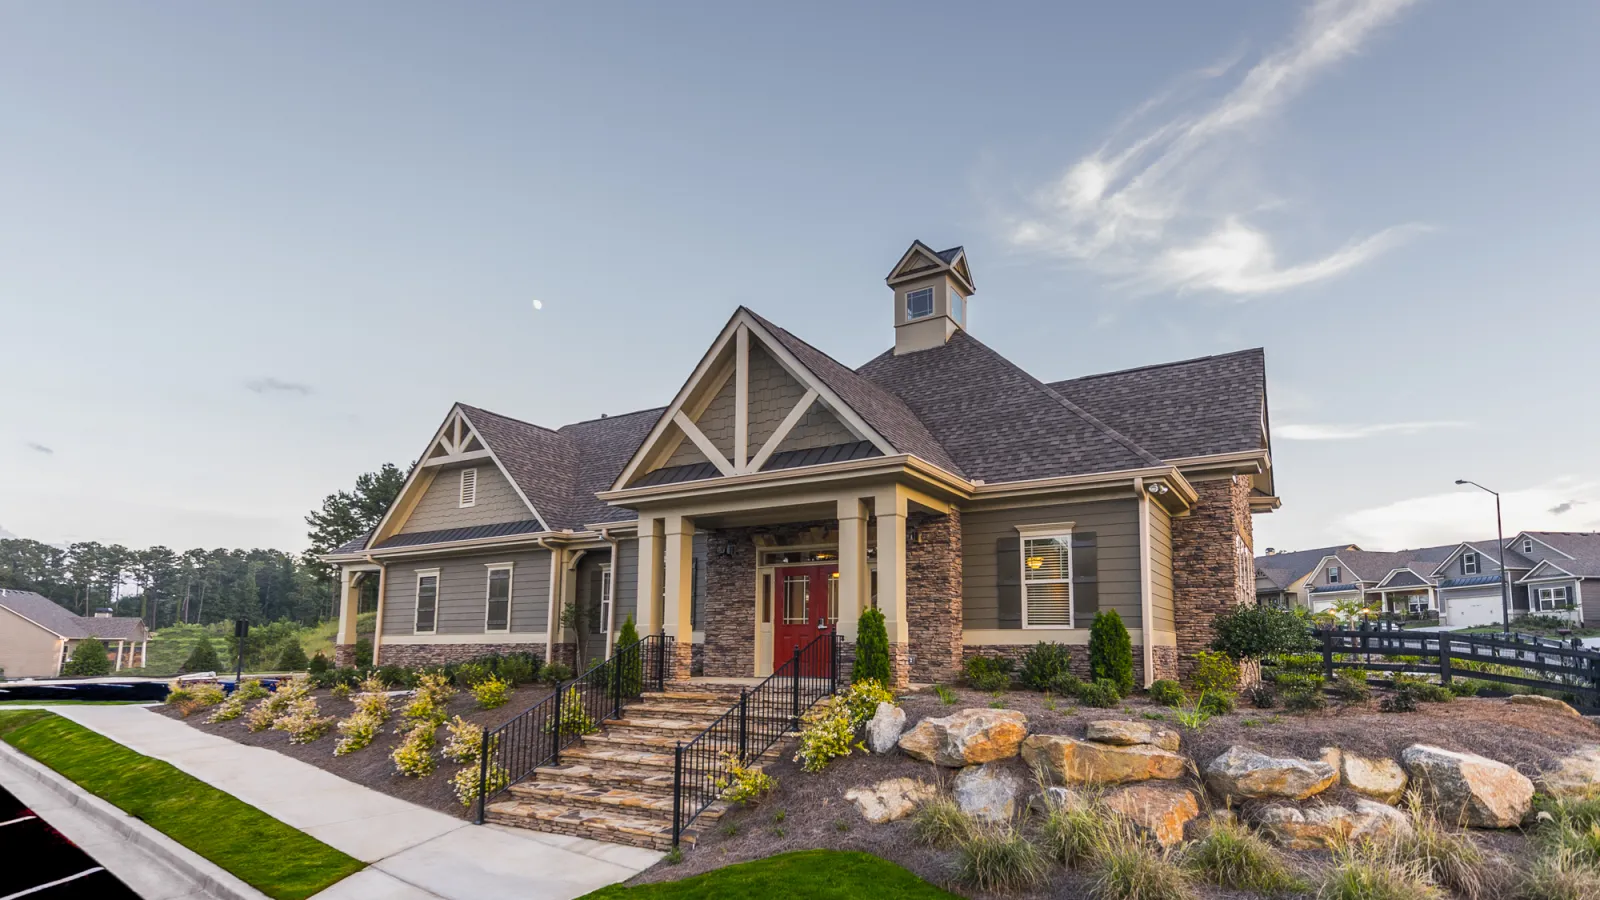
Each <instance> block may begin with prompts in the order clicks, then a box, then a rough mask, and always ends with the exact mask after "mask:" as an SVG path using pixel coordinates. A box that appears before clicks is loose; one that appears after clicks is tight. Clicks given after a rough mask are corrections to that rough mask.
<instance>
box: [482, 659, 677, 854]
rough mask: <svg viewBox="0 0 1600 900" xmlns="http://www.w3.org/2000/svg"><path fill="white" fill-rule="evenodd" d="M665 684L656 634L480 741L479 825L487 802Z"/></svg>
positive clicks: (566, 684) (592, 668)
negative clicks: (626, 705) (626, 707)
mask: <svg viewBox="0 0 1600 900" xmlns="http://www.w3.org/2000/svg"><path fill="white" fill-rule="evenodd" d="M665 684H666V644H665V640H664V638H663V637H662V636H661V635H659V634H651V635H646V636H645V637H643V638H641V639H639V640H638V641H635V642H634V643H632V644H629V645H627V646H626V647H618V648H617V649H616V650H615V652H613V653H612V654H611V657H610V658H609V659H605V660H601V661H600V662H597V663H595V664H594V665H592V666H590V667H589V668H588V670H586V671H585V672H584V673H583V674H581V675H579V676H578V677H576V678H574V679H572V680H571V681H564V682H557V683H556V686H555V691H554V692H553V693H551V694H550V696H548V697H546V698H544V699H543V700H540V701H539V702H538V703H535V704H534V705H533V706H531V707H529V708H528V709H526V710H524V711H523V712H520V713H518V714H517V715H516V716H515V717H514V718H512V719H511V720H510V721H508V722H506V723H505V724H504V725H501V726H500V727H499V728H496V729H494V730H493V731H490V732H488V733H486V734H485V735H484V736H483V746H482V748H481V749H480V751H479V755H478V814H477V823H478V824H479V825H482V824H483V817H484V810H485V807H486V806H487V805H488V802H489V800H490V799H492V798H494V797H496V796H499V795H500V794H502V793H504V792H505V791H506V790H508V789H510V787H511V785H513V784H516V783H517V782H519V781H521V780H522V779H524V778H527V777H528V776H529V775H531V774H532V773H533V771H534V770H535V769H538V768H539V767H541V766H549V765H555V764H557V763H559V762H560V761H561V751H562V750H563V749H564V748H566V747H569V746H571V745H572V744H574V743H576V742H577V741H579V740H581V739H582V738H583V736H584V735H586V734H593V733H594V732H596V731H598V730H599V727H600V723H601V722H604V721H606V720H608V719H616V718H619V717H621V715H622V707H623V705H624V704H626V703H628V702H629V701H632V700H637V699H639V696H640V695H641V694H642V693H643V692H645V691H659V690H662V689H663V686H664V685H665Z"/></svg>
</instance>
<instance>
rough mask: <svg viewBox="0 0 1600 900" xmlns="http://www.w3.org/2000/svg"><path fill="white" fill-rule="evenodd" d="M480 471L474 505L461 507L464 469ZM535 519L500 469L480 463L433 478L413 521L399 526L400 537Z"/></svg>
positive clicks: (449, 470)
mask: <svg viewBox="0 0 1600 900" xmlns="http://www.w3.org/2000/svg"><path fill="white" fill-rule="evenodd" d="M473 468H475V469H477V470H478V497H477V502H476V503H475V504H473V505H472V506H469V507H466V508H465V509H463V508H462V507H461V470H462V469H473ZM531 518H533V513H531V512H529V511H528V504H526V503H523V502H522V498H521V497H519V496H517V492H516V489H515V488H513V487H512V486H511V482H509V481H507V480H506V477H505V476H504V475H502V474H500V468H499V467H498V466H496V465H495V464H494V463H493V462H492V461H490V460H487V459H485V460H480V461H479V462H478V464H477V465H475V466H456V467H454V468H450V469H445V470H444V471H442V472H440V473H439V474H437V475H435V476H434V478H433V483H432V484H430V485H428V490H427V492H426V493H424V494H423V495H422V499H420V500H418V501H417V506H416V509H413V510H412V511H411V516H410V518H408V519H406V521H405V524H403V525H401V526H400V529H399V532H398V533H399V534H411V533H414V532H418V531H441V530H443V529H446V528H464V527H467V526H470V525H493V524H497V523H500V522H523V521H526V520H528V519H531Z"/></svg>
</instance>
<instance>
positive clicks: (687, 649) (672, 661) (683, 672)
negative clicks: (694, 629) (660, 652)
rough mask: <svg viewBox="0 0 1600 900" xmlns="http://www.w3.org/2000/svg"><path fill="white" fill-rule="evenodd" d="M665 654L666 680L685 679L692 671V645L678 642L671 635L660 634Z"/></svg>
mask: <svg viewBox="0 0 1600 900" xmlns="http://www.w3.org/2000/svg"><path fill="white" fill-rule="evenodd" d="M662 646H663V648H664V649H665V651H666V654H667V673H666V674H667V681H668V682H673V681H687V680H688V679H689V678H690V677H691V675H692V673H693V672H694V645H693V644H680V643H678V639H677V638H675V637H673V636H672V635H670V634H669V635H663V636H662Z"/></svg>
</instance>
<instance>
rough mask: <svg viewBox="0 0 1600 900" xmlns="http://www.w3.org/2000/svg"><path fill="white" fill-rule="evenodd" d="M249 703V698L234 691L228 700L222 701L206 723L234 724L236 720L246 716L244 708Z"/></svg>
mask: <svg viewBox="0 0 1600 900" xmlns="http://www.w3.org/2000/svg"><path fill="white" fill-rule="evenodd" d="M247 702H249V699H248V698H246V697H244V696H243V695H242V694H240V693H239V692H238V691H234V692H233V693H232V694H231V695H230V696H229V697H228V699H226V700H224V701H222V703H220V704H218V706H217V708H216V709H214V710H212V712H211V715H210V716H209V717H207V718H206V723H207V724H210V725H215V724H217V723H218V722H232V721H233V720H234V719H237V718H239V717H240V716H242V715H244V707H245V704H246V703H247Z"/></svg>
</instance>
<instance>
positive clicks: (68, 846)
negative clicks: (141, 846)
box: [0, 787, 139, 900]
mask: <svg viewBox="0 0 1600 900" xmlns="http://www.w3.org/2000/svg"><path fill="white" fill-rule="evenodd" d="M0 849H3V852H0V856H3V857H4V858H5V863H4V864H3V865H0V900H23V898H27V900H69V898H70V900H78V898H84V900H88V898H91V897H92V898H95V900H102V898H103V900H138V898H139V895H138V894H135V893H134V892H133V891H131V890H129V889H128V887H127V885H124V884H123V883H122V882H121V881H119V880H117V878H116V876H114V875H112V874H111V873H110V872H107V871H106V870H105V869H103V868H101V866H100V864H99V863H97V862H95V861H94V859H93V858H92V857H90V856H89V854H87V853H84V852H83V851H82V850H80V849H78V847H77V845H75V844H73V843H72V842H71V841H69V840H67V839H66V838H65V837H62V836H61V834H60V833H59V832H57V831H56V830H55V829H54V828H51V827H50V825H49V823H47V822H46V821H45V820H43V819H41V818H39V817H38V816H37V815H35V814H34V813H33V811H32V810H30V809H28V808H27V807H26V806H24V805H23V804H22V801H20V800H18V799H17V798H16V797H14V796H12V794H11V792H10V791H7V790H6V789H5V788H3V787H0Z"/></svg>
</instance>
